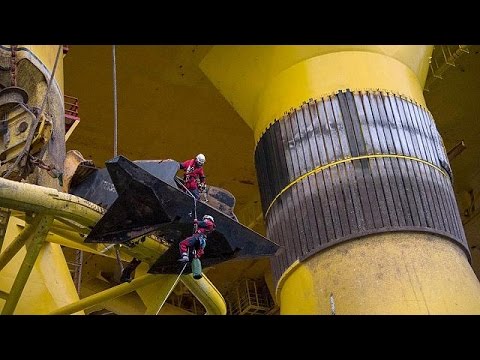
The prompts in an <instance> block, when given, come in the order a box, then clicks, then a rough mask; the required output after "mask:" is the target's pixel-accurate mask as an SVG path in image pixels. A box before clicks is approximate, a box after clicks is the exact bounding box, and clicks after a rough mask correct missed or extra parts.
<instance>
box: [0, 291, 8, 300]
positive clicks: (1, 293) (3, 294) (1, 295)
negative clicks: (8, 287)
mask: <svg viewBox="0 0 480 360" xmlns="http://www.w3.org/2000/svg"><path fill="white" fill-rule="evenodd" d="M7 298H8V293H7V292H5V291H2V290H0V299H4V300H7Z"/></svg>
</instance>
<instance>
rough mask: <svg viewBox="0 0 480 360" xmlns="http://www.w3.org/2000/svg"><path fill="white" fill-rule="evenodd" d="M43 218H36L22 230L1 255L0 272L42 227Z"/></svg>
mask: <svg viewBox="0 0 480 360" xmlns="http://www.w3.org/2000/svg"><path fill="white" fill-rule="evenodd" d="M42 219H43V217H42V216H38V215H37V216H35V218H34V219H33V221H32V223H31V224H27V226H26V227H25V228H24V229H23V230H22V232H21V233H20V234H18V236H17V237H16V238H15V239H14V240H13V241H12V242H11V243H10V245H8V246H7V248H6V249H5V250H4V251H3V252H2V253H1V254H0V271H2V269H3V268H4V267H5V265H7V263H8V262H9V261H10V260H11V259H12V258H13V257H14V256H15V255H16V254H17V253H18V251H19V250H20V249H21V248H22V247H23V245H25V243H26V241H27V240H28V239H29V238H30V237H31V236H32V235H33V234H34V233H35V232H36V231H37V229H38V227H39V226H40V222H41V220H42Z"/></svg>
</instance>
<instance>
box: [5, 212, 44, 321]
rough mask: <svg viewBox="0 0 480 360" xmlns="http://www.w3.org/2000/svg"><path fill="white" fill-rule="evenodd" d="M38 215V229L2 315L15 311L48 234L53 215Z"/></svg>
mask: <svg viewBox="0 0 480 360" xmlns="http://www.w3.org/2000/svg"><path fill="white" fill-rule="evenodd" d="M36 217H40V221H39V224H38V230H37V231H36V233H35V235H34V236H33V239H32V242H31V243H30V244H29V246H28V248H27V254H26V255H25V258H24V260H23V263H22V265H21V266H20V270H19V271H18V274H17V276H16V278H15V281H14V282H13V285H12V289H11V290H10V294H9V295H8V299H7V300H6V302H5V305H4V307H3V309H2V315H11V314H13V312H14V311H15V307H16V306H17V303H18V300H19V299H20V295H21V294H22V291H23V289H24V287H25V284H26V283H27V280H28V277H29V276H30V273H31V272H32V269H33V265H34V264H35V261H36V260H37V257H38V254H39V252H40V249H41V248H42V245H43V243H44V240H45V237H46V236H47V234H48V228H49V227H50V225H51V224H52V222H53V217H52V216H45V215H42V214H38V215H37V216H36Z"/></svg>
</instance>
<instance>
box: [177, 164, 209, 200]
mask: <svg viewBox="0 0 480 360" xmlns="http://www.w3.org/2000/svg"><path fill="white" fill-rule="evenodd" d="M180 169H182V170H185V174H184V176H183V180H184V182H185V187H186V188H187V189H188V190H190V192H191V193H192V194H193V195H194V196H195V197H196V198H197V200H198V199H200V192H199V191H198V185H197V179H198V181H199V182H200V184H205V174H204V172H203V167H202V166H201V165H199V164H198V163H197V162H196V161H195V159H190V160H187V161H184V162H183V163H180Z"/></svg>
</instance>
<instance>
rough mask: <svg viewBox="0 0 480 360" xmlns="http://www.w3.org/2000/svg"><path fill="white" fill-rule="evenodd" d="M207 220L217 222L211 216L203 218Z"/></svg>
mask: <svg viewBox="0 0 480 360" xmlns="http://www.w3.org/2000/svg"><path fill="white" fill-rule="evenodd" d="M207 219H208V220H210V221H211V222H215V220H213V216H211V215H204V216H203V220H207Z"/></svg>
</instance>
